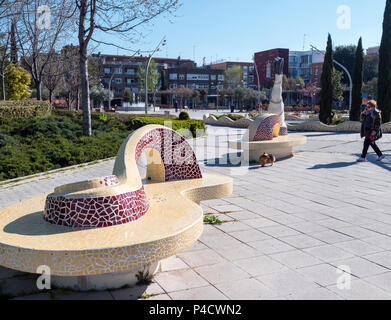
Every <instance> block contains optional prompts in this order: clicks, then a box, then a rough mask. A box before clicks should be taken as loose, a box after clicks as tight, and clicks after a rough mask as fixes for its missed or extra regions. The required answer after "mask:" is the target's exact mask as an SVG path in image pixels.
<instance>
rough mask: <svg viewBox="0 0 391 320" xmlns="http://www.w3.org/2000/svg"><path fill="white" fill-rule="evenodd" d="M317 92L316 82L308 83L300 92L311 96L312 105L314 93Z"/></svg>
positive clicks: (318, 90)
mask: <svg viewBox="0 0 391 320" xmlns="http://www.w3.org/2000/svg"><path fill="white" fill-rule="evenodd" d="M319 92H320V88H319V87H318V86H317V85H316V84H308V85H307V86H305V87H304V88H303V89H302V90H301V93H302V94H303V96H304V97H310V98H311V101H312V107H314V98H315V96H316V94H318V93H319Z"/></svg>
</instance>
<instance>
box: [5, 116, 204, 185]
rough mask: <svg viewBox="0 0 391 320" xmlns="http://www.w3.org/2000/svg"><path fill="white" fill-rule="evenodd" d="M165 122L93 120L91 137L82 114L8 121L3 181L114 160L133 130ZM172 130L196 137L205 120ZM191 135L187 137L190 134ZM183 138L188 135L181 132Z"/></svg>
mask: <svg viewBox="0 0 391 320" xmlns="http://www.w3.org/2000/svg"><path fill="white" fill-rule="evenodd" d="M164 121H168V119H164V118H152V117H137V118H130V117H129V116H127V117H118V118H116V117H115V116H114V119H112V117H111V114H110V119H109V120H108V121H106V122H103V121H101V120H99V114H94V116H93V117H92V132H93V135H92V136H91V137H85V136H83V135H82V133H83V129H82V128H83V118H82V114H81V112H66V113H61V115H52V116H50V117H48V118H6V119H3V121H2V122H1V123H0V181H1V180H7V179H13V178H18V177H22V176H27V175H31V174H35V173H39V172H44V171H48V170H53V169H59V168H63V167H68V166H73V165H77V164H81V163H86V162H91V161H94V160H99V159H106V158H110V157H114V156H115V155H116V154H117V152H118V149H119V147H120V146H121V144H122V142H123V141H124V139H125V138H126V137H127V136H128V135H129V134H130V133H131V131H132V130H135V129H138V128H140V127H142V126H144V125H147V124H161V125H164ZM172 128H173V129H174V130H178V131H180V130H181V129H187V130H189V131H190V132H191V135H192V136H195V134H196V131H197V130H198V129H205V123H204V122H203V121H202V120H188V121H184V120H174V121H172ZM189 131H187V133H188V134H189ZM181 133H182V134H183V133H185V132H181Z"/></svg>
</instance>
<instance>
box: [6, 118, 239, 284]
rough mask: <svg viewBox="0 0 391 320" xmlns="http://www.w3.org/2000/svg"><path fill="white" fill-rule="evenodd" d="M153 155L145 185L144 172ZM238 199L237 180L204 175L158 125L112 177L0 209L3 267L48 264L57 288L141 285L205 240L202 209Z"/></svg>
mask: <svg viewBox="0 0 391 320" xmlns="http://www.w3.org/2000/svg"><path fill="white" fill-rule="evenodd" d="M142 154H145V155H146V159H147V171H146V176H145V179H144V180H145V181H146V183H145V184H143V180H142V177H141V175H140V173H139V170H138V167H137V161H138V160H139V158H140V157H141V155H142ZM231 193H232V179H231V178H230V177H226V176H223V175H220V174H214V173H201V170H200V168H199V165H198V162H197V158H196V155H195V153H194V151H193V150H192V148H191V146H190V145H189V143H188V142H187V141H186V140H185V139H184V138H183V137H182V136H181V135H179V134H178V133H176V132H175V131H173V130H171V129H169V128H166V127H163V126H158V125H150V126H145V127H142V128H140V129H139V130H137V131H135V132H134V133H133V134H131V135H130V136H129V137H128V138H127V139H126V140H125V141H124V143H123V144H122V146H121V147H120V150H119V151H118V155H117V157H116V160H115V163H114V169H113V174H112V175H111V176H108V177H102V178H97V179H92V180H89V181H84V182H78V183H73V184H69V185H65V186H60V187H58V188H56V189H55V190H54V192H53V193H51V194H48V195H47V194H43V195H40V196H38V197H35V198H32V199H29V200H25V201H22V202H20V203H17V204H14V205H13V206H10V207H8V208H5V209H2V210H0V253H1V254H0V265H2V266H4V267H7V268H11V269H15V270H19V271H24V272H29V273H39V271H38V270H39V267H40V266H47V267H48V268H49V269H50V273H51V275H52V281H53V283H55V284H56V285H58V286H65V287H72V288H74V289H79V290H89V289H98V290H99V289H106V288H115V287H121V286H123V285H124V284H134V283H135V282H136V281H137V278H136V276H135V275H136V274H138V273H139V272H149V274H152V273H154V272H156V271H158V269H159V268H158V263H159V261H160V260H162V259H164V258H167V257H170V256H172V255H175V254H176V253H178V252H180V251H182V250H183V249H185V248H187V247H189V246H191V245H192V244H193V243H194V242H195V241H196V240H197V239H198V238H199V237H200V235H201V234H202V230H203V211H202V209H201V207H200V206H199V205H198V203H199V202H200V201H202V200H208V199H216V198H221V197H225V196H228V195H230V194H231Z"/></svg>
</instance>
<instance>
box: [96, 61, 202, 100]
mask: <svg viewBox="0 0 391 320" xmlns="http://www.w3.org/2000/svg"><path fill="white" fill-rule="evenodd" d="M93 58H95V59H98V61H99V77H100V81H101V83H102V84H103V86H104V87H105V88H108V87H109V83H110V80H111V90H112V91H113V93H114V99H113V104H120V103H121V100H122V96H123V93H124V91H125V90H126V89H129V90H131V91H132V92H133V93H135V94H136V95H137V94H138V93H139V87H138V77H137V70H138V68H139V67H140V66H144V65H145V62H146V61H147V59H148V57H143V56H136V57H135V56H122V55H106V54H95V55H93ZM153 59H154V61H155V63H156V66H157V68H158V70H159V72H160V71H162V70H164V73H167V70H170V69H172V68H184V69H186V68H196V66H197V65H196V63H195V62H194V61H192V60H188V59H181V58H180V57H178V58H177V59H171V58H153Z"/></svg>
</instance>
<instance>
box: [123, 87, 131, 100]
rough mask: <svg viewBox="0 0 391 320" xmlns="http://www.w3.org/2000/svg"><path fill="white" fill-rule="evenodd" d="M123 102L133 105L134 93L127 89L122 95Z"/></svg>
mask: <svg viewBox="0 0 391 320" xmlns="http://www.w3.org/2000/svg"><path fill="white" fill-rule="evenodd" d="M122 101H124V102H130V103H133V92H132V91H131V90H130V89H128V88H126V89H125V90H124V93H123V94H122Z"/></svg>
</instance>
